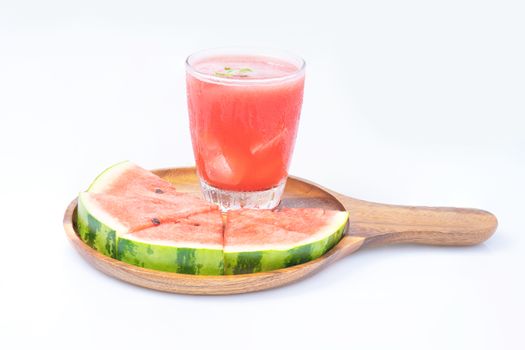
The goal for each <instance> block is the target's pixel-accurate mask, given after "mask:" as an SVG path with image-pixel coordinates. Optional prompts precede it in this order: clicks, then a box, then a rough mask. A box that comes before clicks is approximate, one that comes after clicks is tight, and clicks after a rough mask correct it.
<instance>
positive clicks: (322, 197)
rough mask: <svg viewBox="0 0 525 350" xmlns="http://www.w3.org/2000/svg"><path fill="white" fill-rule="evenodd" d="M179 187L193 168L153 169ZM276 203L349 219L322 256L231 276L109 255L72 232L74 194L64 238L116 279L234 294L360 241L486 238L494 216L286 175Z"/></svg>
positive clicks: (286, 279)
mask: <svg viewBox="0 0 525 350" xmlns="http://www.w3.org/2000/svg"><path fill="white" fill-rule="evenodd" d="M155 173H157V174H158V175H159V176H161V177H163V178H165V179H166V180H168V181H171V182H173V183H174V184H175V185H176V186H177V189H178V190H179V191H183V192H191V193H196V194H199V193H200V190H199V186H198V182H197V177H196V175H195V169H194V168H173V169H161V170H157V171H155ZM281 205H282V206H287V207H322V208H327V209H338V210H341V209H345V210H348V211H349V212H350V224H349V227H348V228H347V232H346V235H345V236H344V237H343V239H342V240H341V241H340V242H339V243H338V244H337V245H336V246H335V247H334V248H333V249H331V250H330V251H329V252H328V253H326V254H325V255H324V256H322V257H320V258H318V259H316V260H314V261H310V262H308V263H305V264H301V265H297V266H292V267H288V268H285V269H280V270H276V271H270V272H261V273H253V274H246V275H236V276H194V275H185V274H177V273H173V272H162V271H154V270H149V269H144V268H141V267H137V266H133V265H129V264H126V263H123V262H121V261H118V260H115V259H112V258H109V257H107V256H105V255H102V254H100V253H99V252H97V251H95V250H94V249H92V248H91V247H89V246H87V245H86V244H85V243H84V242H82V240H80V238H79V237H78V235H77V233H76V231H75V222H74V220H75V217H76V215H75V211H76V199H75V200H73V201H72V202H71V204H70V205H69V206H68V208H67V210H66V213H65V214H64V228H65V231H66V234H67V237H68V238H69V240H70V241H71V243H72V244H73V246H74V247H75V248H76V250H77V251H78V252H79V253H80V254H81V255H82V256H83V257H84V258H85V259H86V260H87V261H88V262H89V263H90V264H91V265H93V266H94V267H95V268H97V269H98V270H100V271H102V272H104V273H105V274H107V275H109V276H112V277H115V278H118V279H120V280H123V281H126V282H129V283H132V284H135V285H138V286H141V287H146V288H150V289H155V290H160V291H164V292H172V293H184V294H206V295H217V294H238V293H248V292H254V291H259V290H264V289H269V288H274V287H278V286H282V285H286V284H288V283H291V282H294V281H297V280H299V279H302V278H304V277H306V276H309V275H311V274H313V273H315V272H316V271H318V270H320V269H322V268H323V267H325V266H327V265H329V264H331V263H333V262H334V261H336V260H338V259H340V258H342V257H345V256H347V255H349V254H351V253H353V252H355V251H356V250H358V249H359V248H361V247H362V246H377V245H384V244H395V243H416V244H432V245H472V244H478V243H481V242H483V241H485V240H486V239H488V238H489V237H490V236H491V235H492V234H493V233H494V232H495V230H496V227H497V220H496V217H495V216H494V215H492V214H491V213H489V212H486V211H483V210H478V209H462V208H433V207H410V206H397V205H388V204H380V203H372V202H367V201H363V200H358V199H354V198H351V197H347V196H344V195H342V194H339V193H336V192H334V191H331V190H328V189H325V188H323V187H321V186H319V185H316V184H314V183H312V182H309V181H306V180H302V179H299V178H294V177H290V178H289V180H288V182H287V185H286V189H285V194H284V196H283V200H282V203H281Z"/></svg>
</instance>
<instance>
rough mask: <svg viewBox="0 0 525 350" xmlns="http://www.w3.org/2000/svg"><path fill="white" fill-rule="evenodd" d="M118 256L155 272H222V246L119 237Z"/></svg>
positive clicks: (210, 274)
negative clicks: (188, 244)
mask: <svg viewBox="0 0 525 350" xmlns="http://www.w3.org/2000/svg"><path fill="white" fill-rule="evenodd" d="M117 259H118V260H120V261H123V262H125V263H128V264H131V265H135V266H140V267H144V268H147V269H153V270H158V271H167V272H177V273H184V274H191V275H209V276H213V275H222V274H223V270H224V268H223V264H224V257H223V251H222V249H209V248H204V247H202V248H195V247H184V246H172V245H160V244H155V243H153V242H147V241H139V240H135V239H131V238H129V236H128V235H126V237H119V239H118V248H117Z"/></svg>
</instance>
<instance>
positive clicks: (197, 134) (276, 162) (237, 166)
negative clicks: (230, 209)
mask: <svg viewBox="0 0 525 350" xmlns="http://www.w3.org/2000/svg"><path fill="white" fill-rule="evenodd" d="M190 64H191V69H188V72H187V93H188V109H189V115H190V127H191V137H192V143H193V150H194V154H195V161H196V164H197V170H198V173H199V176H200V177H201V179H202V180H203V181H205V182H206V183H207V184H208V185H211V186H214V187H217V188H220V189H225V190H232V191H260V190H266V189H270V188H273V187H275V186H278V185H280V184H282V183H283V182H284V180H285V179H286V177H287V175H288V167H289V165H290V160H291V156H292V151H293V148H294V144H295V138H296V134H297V126H298V122H299V115H300V112H301V104H302V100H303V87H304V70H303V69H302V68H303V67H302V66H300V65H299V64H297V62H288V61H285V60H281V59H277V58H273V57H267V56H247V55H220V56H219V55H217V56H208V57H204V58H200V59H195V60H194V62H191V63H190Z"/></svg>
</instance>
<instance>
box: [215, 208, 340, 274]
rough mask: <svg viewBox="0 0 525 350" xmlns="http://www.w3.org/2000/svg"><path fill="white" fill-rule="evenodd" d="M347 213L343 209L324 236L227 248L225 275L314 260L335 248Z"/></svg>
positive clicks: (263, 270)
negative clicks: (293, 242)
mask: <svg viewBox="0 0 525 350" xmlns="http://www.w3.org/2000/svg"><path fill="white" fill-rule="evenodd" d="M347 222H348V212H341V214H340V215H338V217H337V218H336V219H335V220H334V222H333V224H332V225H331V226H330V227H329V228H328V229H327V232H329V233H328V234H327V235H324V236H323V237H322V238H320V239H318V240H316V241H313V242H308V243H306V244H302V245H298V246H294V247H290V248H288V249H265V250H253V251H234V252H233V251H227V250H226V251H225V252H224V274H225V275H238V274H246V273H256V272H266V271H272V270H277V269H281V268H285V267H290V266H295V265H299V264H303V263H306V262H308V261H311V260H315V259H317V258H319V257H320V256H322V255H323V254H325V253H326V252H327V251H329V250H330V249H332V248H333V247H334V246H335V245H336V244H337V243H338V242H339V241H340V240H341V238H342V236H343V233H344V231H345V228H346V223H347Z"/></svg>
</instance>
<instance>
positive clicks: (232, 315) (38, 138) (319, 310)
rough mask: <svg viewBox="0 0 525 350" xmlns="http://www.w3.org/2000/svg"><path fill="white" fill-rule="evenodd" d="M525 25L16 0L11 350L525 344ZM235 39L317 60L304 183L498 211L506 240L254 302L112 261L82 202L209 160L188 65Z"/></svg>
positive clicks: (4, 213) (373, 268)
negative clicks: (138, 283)
mask: <svg viewBox="0 0 525 350" xmlns="http://www.w3.org/2000/svg"><path fill="white" fill-rule="evenodd" d="M524 18H525V8H524V4H523V2H522V1H474V0H473V1H466V0H450V1H449V0H441V1H419V0H414V1H407V0H399V1H377V0H368V1H346V2H340V3H337V2H334V1H326V0H325V1H316V2H306V1H295V2H292V1H290V2H287V1H283V0H281V1H271V0H266V1H264V2H263V1H261V2H258V3H249V2H247V1H228V0H222V1H209V2H200V1H184V2H176V1H164V2H157V1H147V2H143V3H138V2H133V1H120V2H116V1H95V0H91V1H82V2H72V1H33V2H30V1H9V0H8V1H6V0H0V155H1V162H0V167H1V171H0V176H1V181H0V213H1V214H0V218H1V225H2V226H1V229H0V235H1V237H0V260H1V262H0V348H2V349H19V348H20V349H22V348H27V349H29V348H36V347H39V348H50V349H57V348H65V347H67V348H74V349H117V348H127V349H134V348H136V349H155V348H160V347H162V348H163V349H164V348H171V349H182V348H184V347H190V348H204V346H206V347H207V348H213V349H218V348H228V349H233V348H243V349H268V348H273V349H280V348H284V347H287V348H292V349H298V348H317V349H347V348H350V347H352V348H356V349H374V348H375V349H403V350H407V349H524V348H525V340H524V339H523V331H524V324H525V322H524V315H525V301H524V298H525V297H524V296H525V282H524V278H525V273H524V268H523V266H525V251H524V246H525V230H524V227H525V225H524V224H523V219H524V216H525V214H524V213H525V208H524V205H523V198H524V197H525V185H524V181H525V136H524V135H525V122H524V121H523V119H524V118H525V68H524V67H525V20H524ZM225 45H249V46H263V47H274V48H280V49H287V50H289V51H292V52H294V53H296V54H298V55H301V56H303V57H304V58H305V59H306V61H307V82H306V90H305V100H304V108H303V113H302V119H301V125H300V130H299V135H298V140H297V145H296V151H295V155H294V159H293V164H292V167H291V173H292V174H296V175H299V176H302V177H305V178H308V179H311V180H314V181H316V182H319V183H321V184H323V185H325V186H327V187H329V188H332V189H335V190H337V191H340V192H342V193H346V194H349V195H352V196H355V197H359V198H363V199H368V200H373V201H379V202H388V203H399V204H414V205H445V206H466V207H478V208H483V209H486V210H490V211H492V212H494V213H495V214H496V215H497V216H498V219H499V222H500V225H499V228H498V231H497V233H496V234H495V236H494V237H493V238H491V239H490V240H489V241H487V242H486V243H485V244H483V245H480V246H476V247H467V248H443V247H441V248H440V247H423V246H397V247H384V248H378V249H369V250H365V251H361V252H359V253H357V254H355V255H353V256H350V257H348V258H346V259H344V260H342V261H340V262H338V263H336V264H335V265H333V266H330V267H329V268H327V269H325V270H323V271H321V272H320V273H318V274H317V275H315V276H312V277H310V278H308V279H306V280H304V281H301V282H299V283H296V284H293V285H291V286H288V287H284V288H280V289H276V290H271V291H266V292H260V293H254V294H248V295H240V296H225V297H195V296H185V295H171V294H166V293H159V292H155V291H150V290H145V289H141V288H138V287H134V286H131V285H128V284H125V283H122V282H119V281H117V280H114V279H112V278H109V277H106V276H105V275H103V274H101V273H100V272H98V271H96V270H94V269H93V268H92V267H91V266H89V265H88V264H87V263H86V262H85V261H84V260H82V258H81V257H80V256H79V255H77V253H76V252H75V251H74V250H73V248H72V247H71V246H70V244H69V243H68V241H67V239H66V237H65V235H64V233H63V229H62V215H63V211H64V210H65V208H66V206H67V204H68V203H69V201H70V200H71V199H73V198H74V197H75V196H76V194H77V193H78V192H79V191H80V190H83V189H85V188H86V187H87V186H88V184H89V183H90V181H91V180H92V179H93V178H94V177H95V176H96V175H97V174H98V173H99V172H100V171H101V170H102V169H104V168H105V167H106V166H108V165H111V164H112V163H115V162H117V161H120V160H123V159H130V160H133V161H135V162H137V163H138V164H140V165H142V166H144V167H147V168H157V167H166V166H183V165H191V164H192V162H193V159H192V157H193V156H192V151H191V144H190V139H189V131H188V118H187V109H186V100H185V98H186V96H185V83H184V65H183V62H184V59H185V57H186V55H188V54H189V53H191V52H193V51H196V50H199V49H202V48H208V47H216V46H225Z"/></svg>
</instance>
